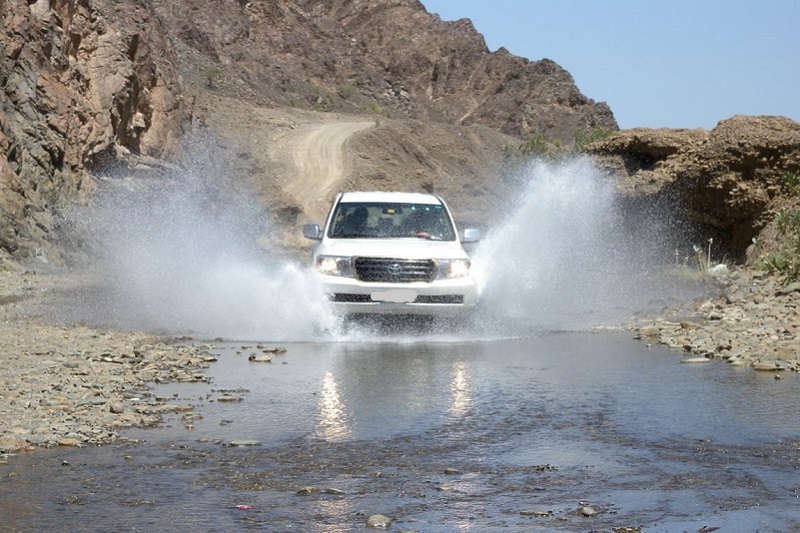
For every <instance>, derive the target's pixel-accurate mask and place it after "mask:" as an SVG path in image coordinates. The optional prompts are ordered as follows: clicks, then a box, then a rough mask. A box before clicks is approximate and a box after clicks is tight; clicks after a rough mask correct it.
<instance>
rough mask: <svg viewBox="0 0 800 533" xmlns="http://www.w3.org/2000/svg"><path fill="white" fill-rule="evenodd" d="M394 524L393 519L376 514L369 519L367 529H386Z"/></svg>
mask: <svg viewBox="0 0 800 533" xmlns="http://www.w3.org/2000/svg"><path fill="white" fill-rule="evenodd" d="M391 524H392V520H391V518H388V517H386V516H384V515H382V514H374V515H372V516H370V517H369V518H367V527H374V528H379V529H385V528H387V527H389V526H390V525H391Z"/></svg>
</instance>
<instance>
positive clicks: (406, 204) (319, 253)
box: [303, 192, 479, 315]
mask: <svg viewBox="0 0 800 533" xmlns="http://www.w3.org/2000/svg"><path fill="white" fill-rule="evenodd" d="M303 236H304V237H306V238H308V239H313V240H315V241H317V242H316V244H315V245H314V249H313V252H312V253H313V264H314V267H315V269H316V271H317V273H318V274H319V276H320V279H321V282H322V285H323V288H324V290H325V292H326V294H327V296H328V299H329V300H330V302H331V304H332V305H333V306H334V309H335V310H336V312H337V313H338V314H342V315H354V314H362V313H367V314H371V313H378V314H431V315H458V314H461V313H464V312H465V311H467V310H469V309H471V308H472V307H474V306H475V304H476V302H477V299H478V291H477V288H476V284H475V280H474V279H473V277H472V274H471V272H470V259H469V256H468V255H467V253H466V251H465V250H464V248H463V247H462V243H464V244H466V243H472V242H476V241H477V240H478V238H479V232H478V230H477V229H465V230H464V233H463V235H461V238H459V235H458V232H457V230H456V226H455V224H454V223H453V219H452V217H451V216H450V211H449V210H448V209H447V206H446V205H445V203H444V201H443V200H442V199H441V198H439V197H438V196H434V195H430V194H417V193H398V192H347V193H340V194H339V195H338V196H337V197H336V200H335V201H334V203H333V206H332V207H331V211H330V213H329V214H328V220H327V223H326V224H325V229H324V231H322V230H320V227H319V226H318V225H317V224H306V225H305V226H303Z"/></svg>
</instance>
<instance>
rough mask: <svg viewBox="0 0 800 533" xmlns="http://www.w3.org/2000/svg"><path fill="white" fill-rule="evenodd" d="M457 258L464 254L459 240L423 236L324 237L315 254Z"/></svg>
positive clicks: (399, 257)
mask: <svg viewBox="0 0 800 533" xmlns="http://www.w3.org/2000/svg"><path fill="white" fill-rule="evenodd" d="M319 254H327V255H340V256H361V257H364V256H368V257H393V258H398V259H401V258H402V259H431V258H435V259H457V258H464V257H467V253H466V252H465V251H464V249H463V248H462V247H461V243H460V242H459V241H429V240H426V239H325V240H324V241H323V242H322V244H321V245H320V246H319V247H318V248H317V250H316V255H319Z"/></svg>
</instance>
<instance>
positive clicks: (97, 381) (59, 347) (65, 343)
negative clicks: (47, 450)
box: [0, 272, 214, 453]
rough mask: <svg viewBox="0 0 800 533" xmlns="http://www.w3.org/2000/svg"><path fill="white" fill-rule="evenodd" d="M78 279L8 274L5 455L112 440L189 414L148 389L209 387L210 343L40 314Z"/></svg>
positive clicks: (1, 285)
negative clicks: (174, 414) (169, 415)
mask: <svg viewBox="0 0 800 533" xmlns="http://www.w3.org/2000/svg"><path fill="white" fill-rule="evenodd" d="M79 283H81V280H80V279H79V278H76V277H74V276H68V275H67V276H65V275H54V274H44V275H42V274H32V273H30V272H0V360H2V367H3V371H2V373H0V453H7V452H13V451H17V450H25V449H29V448H32V447H36V446H55V445H61V446H84V445H95V444H104V443H109V442H112V441H114V440H116V439H117V438H118V435H117V431H118V430H119V429H120V428H124V427H132V426H148V425H151V424H155V423H157V422H159V420H160V417H161V415H162V413H164V412H165V411H175V410H182V409H190V408H191V406H176V405H171V404H168V402H167V400H168V399H167V398H158V397H155V396H154V395H153V394H152V393H151V392H150V390H149V388H148V385H147V384H148V383H155V382H169V381H204V380H205V379H206V377H205V376H204V374H203V369H204V368H207V367H208V365H209V364H210V363H211V362H213V361H214V358H213V357H211V356H210V355H209V354H208V353H207V351H206V350H205V349H204V347H202V346H194V345H181V344H178V343H177V342H176V341H175V340H174V339H165V338H159V337H156V336H153V335H150V334H147V333H142V332H127V331H115V330H110V329H104V328H99V327H92V326H88V325H85V324H61V323H57V322H55V321H52V320H48V319H45V318H44V317H43V316H41V314H40V313H39V310H40V309H41V306H42V305H46V304H47V302H48V301H49V300H50V299H52V298H53V297H54V295H55V294H56V293H57V291H62V290H64V289H69V288H70V287H72V286H75V285H76V284H79Z"/></svg>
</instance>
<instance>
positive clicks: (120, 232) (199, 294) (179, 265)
mask: <svg viewBox="0 0 800 533" xmlns="http://www.w3.org/2000/svg"><path fill="white" fill-rule="evenodd" d="M187 159H188V161H189V163H187V164H186V166H185V167H184V168H183V169H182V170H181V171H179V172H176V173H174V174H173V175H169V176H167V177H162V178H158V179H152V178H151V179H148V180H145V181H144V182H142V181H141V180H139V181H137V182H135V184H136V186H135V187H129V186H125V185H126V183H127V182H126V181H125V180H123V179H120V178H112V179H110V180H108V182H107V183H106V186H105V187H104V190H103V192H102V194H101V195H100V196H99V198H98V201H97V204H98V205H97V206H95V209H93V210H92V211H91V213H86V212H84V213H81V214H80V216H79V217H78V219H79V224H80V226H81V227H83V228H84V233H86V234H87V235H89V236H90V239H91V240H92V243H93V246H92V248H93V249H94V250H95V252H96V255H97V257H96V259H95V262H96V269H95V270H96V271H97V272H98V273H99V275H100V276H101V277H102V281H101V285H102V286H103V287H105V289H103V290H100V291H95V292H93V293H87V294H84V295H83V297H82V298H81V299H80V302H79V303H80V307H81V309H80V310H79V312H81V313H83V315H84V316H83V317H82V318H84V319H88V320H91V321H93V322H103V323H107V324H112V325H116V326H121V327H125V328H141V329H145V330H149V331H157V332H161V333H166V334H171V335H175V334H179V335H192V336H196V337H200V338H204V337H205V338H212V337H223V338H231V339H268V340H271V341H292V340H308V339H310V338H313V337H314V336H315V335H316V333H315V332H316V331H317V330H318V329H319V328H320V325H322V326H325V325H326V323H327V322H328V321H329V319H328V318H327V316H326V314H325V313H324V310H323V308H322V298H321V296H320V294H321V292H320V290H319V288H318V287H316V286H315V284H314V282H313V278H311V276H309V275H308V272H307V270H306V268H305V266H304V265H299V264H297V263H296V262H293V261H289V260H287V259H286V258H285V257H284V256H282V255H281V254H280V253H279V252H278V251H276V250H275V249H265V248H264V247H262V246H260V245H259V242H263V241H264V235H265V234H267V233H269V232H270V231H271V230H272V228H271V227H270V223H269V222H268V217H267V216H266V213H265V212H264V211H263V209H262V208H261V207H260V206H258V205H256V203H255V202H253V201H252V200H251V197H252V195H249V194H248V191H246V190H244V189H243V188H242V185H241V184H237V183H235V182H232V181H231V182H229V183H225V184H223V183H221V182H222V181H223V178H222V176H225V173H224V169H221V168H218V167H219V165H218V161H221V160H222V158H221V156H220V154H217V153H215V151H214V150H213V148H211V147H209V143H207V142H198V143H197V144H196V145H195V146H194V147H193V150H192V152H191V153H190V155H189V157H188V158H187ZM129 181H130V180H129ZM237 191H238V192H237Z"/></svg>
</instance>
